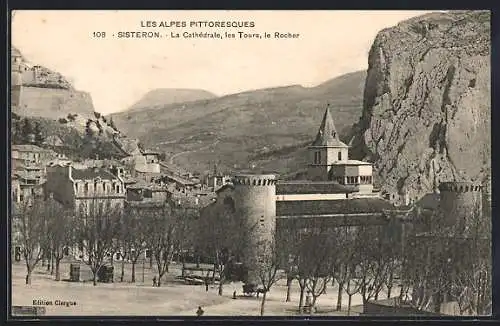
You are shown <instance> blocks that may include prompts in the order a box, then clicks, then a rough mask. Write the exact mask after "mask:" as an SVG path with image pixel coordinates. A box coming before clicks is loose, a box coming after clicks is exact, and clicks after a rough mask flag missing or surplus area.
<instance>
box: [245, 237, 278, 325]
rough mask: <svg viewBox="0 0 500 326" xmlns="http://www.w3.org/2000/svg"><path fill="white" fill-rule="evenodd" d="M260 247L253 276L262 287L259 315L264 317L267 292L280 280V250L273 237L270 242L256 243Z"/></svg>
mask: <svg viewBox="0 0 500 326" xmlns="http://www.w3.org/2000/svg"><path fill="white" fill-rule="evenodd" d="M258 246H259V247H260V250H259V253H260V255H259V258H258V259H257V261H255V262H253V264H252V265H253V268H255V272H256V273H255V274H256V276H257V279H258V282H259V285H260V286H262V290H263V295H262V299H261V304H260V315H261V316H264V306H265V303H266V297H267V292H269V291H270V290H271V287H272V286H273V285H274V284H275V283H276V282H277V281H278V280H279V279H280V278H281V276H282V275H281V273H279V267H280V266H279V265H280V264H279V263H280V258H281V257H280V249H279V244H277V243H276V241H275V239H274V237H273V239H271V240H263V241H260V242H259V243H258Z"/></svg>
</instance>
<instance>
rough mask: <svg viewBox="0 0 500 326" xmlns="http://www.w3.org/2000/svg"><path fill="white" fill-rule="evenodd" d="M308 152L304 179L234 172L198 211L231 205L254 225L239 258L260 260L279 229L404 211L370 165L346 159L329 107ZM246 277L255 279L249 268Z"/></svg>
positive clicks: (379, 220) (356, 222)
mask: <svg viewBox="0 0 500 326" xmlns="http://www.w3.org/2000/svg"><path fill="white" fill-rule="evenodd" d="M308 152H309V163H308V169H307V180H291V181H290V180H287V181H284V180H279V178H278V177H277V176H276V175H274V174H239V175H235V176H234V177H233V178H232V180H231V182H230V183H226V184H224V185H223V186H221V187H219V188H218V189H217V190H216V193H217V199H216V201H215V202H214V203H212V204H211V205H209V206H207V207H206V208H205V209H204V210H203V211H202V215H204V214H220V213H221V211H222V210H226V209H231V210H232V211H233V212H234V213H235V216H236V217H238V218H242V219H243V220H244V221H245V222H246V223H247V224H248V226H249V227H251V228H252V236H251V239H250V241H248V242H247V243H246V247H247V248H246V250H245V254H244V259H243V260H244V261H243V263H244V264H245V265H246V266H251V265H252V263H251V262H252V261H255V260H256V259H258V258H257V257H258V256H259V252H260V250H261V249H262V248H261V247H260V246H259V245H258V243H263V242H265V241H272V240H273V239H274V238H273V236H274V234H275V232H274V231H275V230H276V229H277V228H278V229H279V228H286V229H294V230H297V229H308V228H314V227H319V226H320V225H321V226H322V227H324V226H326V227H333V228H335V227H339V226H352V227H357V226H360V225H384V224H386V223H390V221H393V220H394V219H397V220H401V218H402V217H404V216H405V215H406V213H407V210H405V209H404V208H403V207H395V206H394V205H393V204H392V203H390V202H389V201H387V200H385V199H383V198H381V197H380V196H379V194H378V193H377V192H376V191H374V189H373V177H372V171H373V166H372V164H371V163H369V162H363V161H358V160H350V159H349V147H348V146H347V145H346V144H344V143H343V142H342V141H340V139H339V135H338V132H337V130H336V128H335V124H334V122H333V118H332V116H331V113H330V110H329V108H328V107H327V108H326V110H325V113H324V115H323V120H322V122H321V125H320V127H319V131H318V132H317V135H316V138H315V140H314V142H312V144H311V145H310V146H309V147H308ZM255 226H256V227H255ZM396 233H398V234H399V232H396ZM247 281H248V282H250V283H251V282H255V280H254V279H253V277H252V271H251V269H250V270H249V276H248V280H247Z"/></svg>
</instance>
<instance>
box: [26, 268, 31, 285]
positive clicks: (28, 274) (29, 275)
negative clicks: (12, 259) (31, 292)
mask: <svg viewBox="0 0 500 326" xmlns="http://www.w3.org/2000/svg"><path fill="white" fill-rule="evenodd" d="M26 285H31V270H30V269H28V272H27V273H26Z"/></svg>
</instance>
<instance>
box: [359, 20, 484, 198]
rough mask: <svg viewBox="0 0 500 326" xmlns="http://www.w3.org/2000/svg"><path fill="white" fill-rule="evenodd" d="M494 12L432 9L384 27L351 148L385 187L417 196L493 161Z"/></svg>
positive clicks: (474, 174) (479, 174)
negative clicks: (366, 161) (373, 166)
mask: <svg viewBox="0 0 500 326" xmlns="http://www.w3.org/2000/svg"><path fill="white" fill-rule="evenodd" d="M490 51H491V45H490V14H489V12H485V11H451V12H448V13H433V14H428V15H424V16H420V17H417V18H413V19H410V20H407V21H404V22H401V23H400V24H398V25H397V26H395V27H392V28H388V29H385V30H382V31H381V32H379V33H378V35H377V36H376V38H375V41H374V43H373V45H372V47H371V50H370V53H369V59H368V62H369V68H368V75H367V79H366V84H365V92H364V100H363V101H364V102H363V114H362V117H361V119H360V121H359V123H358V124H356V125H355V130H356V131H357V132H356V134H357V135H358V136H357V138H356V139H355V140H354V143H353V145H354V148H353V153H354V154H355V155H356V156H358V158H364V159H368V160H371V161H373V162H375V170H376V173H377V177H378V180H379V182H380V184H381V188H382V190H383V191H385V192H388V193H390V194H391V196H392V195H394V196H395V197H394V198H396V200H397V198H398V195H401V194H404V193H407V194H408V195H409V196H410V198H412V199H418V198H420V197H421V196H422V195H423V194H425V193H427V192H430V191H432V190H433V189H434V188H435V187H436V186H437V184H438V183H439V182H441V181H452V180H461V179H468V180H470V179H474V180H477V181H483V180H486V179H487V178H488V177H489V174H490V168H491V162H490V158H491V149H490V147H491V133H490V109H491V103H490V98H491V96H490V92H491V86H490V79H491V77H490Z"/></svg>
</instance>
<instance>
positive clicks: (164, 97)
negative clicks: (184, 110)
mask: <svg viewBox="0 0 500 326" xmlns="http://www.w3.org/2000/svg"><path fill="white" fill-rule="evenodd" d="M215 97H217V95H215V94H213V93H211V92H208V91H206V90H202V89H190V88H157V89H153V90H151V91H149V92H147V93H146V94H145V95H144V96H142V97H141V99H139V101H137V102H136V103H134V104H133V105H132V106H131V107H130V108H128V109H127V110H125V111H138V110H148V109H160V108H162V107H163V106H165V105H169V104H177V103H183V102H193V101H200V100H207V99H212V98H215Z"/></svg>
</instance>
